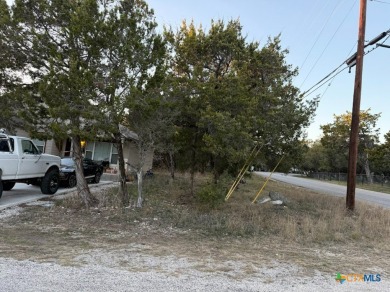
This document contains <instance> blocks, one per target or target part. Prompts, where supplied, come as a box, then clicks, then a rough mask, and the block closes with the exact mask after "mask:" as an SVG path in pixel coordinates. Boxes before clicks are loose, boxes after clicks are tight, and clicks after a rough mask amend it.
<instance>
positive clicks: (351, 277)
mask: <svg viewBox="0 0 390 292" xmlns="http://www.w3.org/2000/svg"><path fill="white" fill-rule="evenodd" d="M380 281H381V275H380V274H345V275H344V274H340V273H337V274H336V282H339V283H340V284H343V283H345V282H348V283H352V282H380Z"/></svg>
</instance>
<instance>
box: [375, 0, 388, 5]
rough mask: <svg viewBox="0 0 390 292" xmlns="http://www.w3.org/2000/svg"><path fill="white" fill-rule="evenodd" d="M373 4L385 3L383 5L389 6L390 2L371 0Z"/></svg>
mask: <svg viewBox="0 0 390 292" xmlns="http://www.w3.org/2000/svg"><path fill="white" fill-rule="evenodd" d="M371 2H378V3H383V4H388V5H390V2H386V1H381V0H371Z"/></svg>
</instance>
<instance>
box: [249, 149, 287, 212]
mask: <svg viewBox="0 0 390 292" xmlns="http://www.w3.org/2000/svg"><path fill="white" fill-rule="evenodd" d="M283 158H284V155H283V156H282V158H280V160H279V162H278V164H276V166H275V168H274V169H273V170H272V172H271V173H270V174H269V176H268V177H267V179H266V180H265V182H264V184H263V186H262V187H261V189H260V191H259V192H258V193H257V195H256V197H255V198H254V199H253V201H252V204H254V203H255V202H256V200H257V198H258V197H259V196H260V194H261V192H262V191H263V189H264V188H265V186H266V185H267V183H268V181H269V180H270V178H271V176H272V175H273V173H274V172H275V170H276V169H277V168H278V166H279V164H280V163H281V162H282V160H283Z"/></svg>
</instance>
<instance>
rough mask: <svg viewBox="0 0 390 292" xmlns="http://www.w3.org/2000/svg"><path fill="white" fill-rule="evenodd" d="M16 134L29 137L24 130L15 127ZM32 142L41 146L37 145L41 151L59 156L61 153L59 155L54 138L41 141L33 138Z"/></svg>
mask: <svg viewBox="0 0 390 292" xmlns="http://www.w3.org/2000/svg"><path fill="white" fill-rule="evenodd" d="M16 136H21V137H30V135H29V133H27V132H26V131H24V130H23V129H16ZM34 143H35V144H36V145H37V146H41V147H39V148H41V150H42V152H43V153H47V154H52V155H57V156H61V155H60V154H61V153H60V151H59V150H58V147H57V145H56V143H55V141H54V140H46V141H42V140H36V139H34Z"/></svg>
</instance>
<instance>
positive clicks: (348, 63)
mask: <svg viewBox="0 0 390 292" xmlns="http://www.w3.org/2000/svg"><path fill="white" fill-rule="evenodd" d="M386 35H387V37H386V38H385V40H384V41H382V43H381V44H377V45H376V47H374V48H372V49H371V50H369V51H367V52H365V53H364V55H367V54H369V53H371V52H372V51H374V50H376V49H377V48H378V47H381V45H383V44H384V43H385V42H386V41H387V40H388V39H389V38H390V29H389V30H387V31H386V32H383V33H381V34H379V35H378V36H377V37H375V38H373V39H372V40H371V41H369V42H368V44H367V45H365V47H367V46H369V45H374V44H375V43H377V42H379V41H380V40H382V39H383V38H384V37H385V36H386ZM355 59H356V54H354V55H352V56H351V57H349V58H348V59H347V60H346V61H344V62H343V63H342V64H341V65H339V66H338V67H337V68H336V69H334V70H333V71H332V72H330V73H329V74H328V75H326V76H325V77H324V78H322V79H321V80H320V81H318V82H317V83H316V84H314V85H313V86H312V87H310V88H309V89H308V90H306V91H305V92H304V93H303V94H302V96H303V97H307V96H309V95H311V94H312V93H313V92H315V91H317V90H318V89H320V88H321V87H322V86H324V85H325V84H326V83H327V82H328V81H329V80H332V81H331V82H330V84H329V85H331V83H332V82H333V80H334V78H335V77H336V76H337V75H339V74H340V73H341V72H343V71H344V70H345V69H347V68H351V67H353V66H354V60H355ZM343 65H346V67H344V68H343V69H341V70H339V69H340V68H341V67H342V66H343ZM338 70H339V71H338ZM325 92H326V91H325ZM325 92H324V93H323V95H324V94H325ZM321 98H322V96H321Z"/></svg>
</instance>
